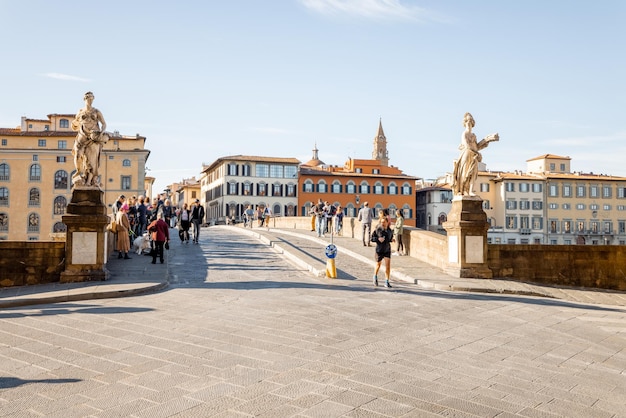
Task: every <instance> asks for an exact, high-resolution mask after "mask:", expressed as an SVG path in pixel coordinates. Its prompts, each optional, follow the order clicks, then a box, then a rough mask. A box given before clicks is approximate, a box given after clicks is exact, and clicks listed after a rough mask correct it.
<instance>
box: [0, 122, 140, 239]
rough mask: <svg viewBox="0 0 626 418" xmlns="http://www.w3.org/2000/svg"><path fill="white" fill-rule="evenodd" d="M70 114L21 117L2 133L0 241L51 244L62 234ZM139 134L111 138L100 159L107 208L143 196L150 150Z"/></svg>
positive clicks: (69, 179)
mask: <svg viewBox="0 0 626 418" xmlns="http://www.w3.org/2000/svg"><path fill="white" fill-rule="evenodd" d="M74 116H75V115H74V114H50V115H48V116H47V119H31V118H27V117H23V118H22V120H21V124H20V126H18V127H16V128H0V239H2V240H17V241H22V240H50V239H51V236H52V235H51V234H55V233H62V232H65V230H66V228H65V225H64V224H63V222H62V220H61V217H62V216H63V215H64V214H65V211H66V208H67V204H68V203H69V202H70V200H71V189H72V186H73V185H72V176H73V174H74V173H75V171H76V170H75V166H74V161H73V156H72V153H71V151H72V147H73V146H74V140H75V138H76V133H75V132H74V131H72V129H71V127H70V126H71V121H72V120H73V119H74ZM145 141H146V138H145V137H143V136H140V135H139V134H137V135H135V136H123V135H120V134H119V132H113V133H112V134H111V138H110V140H109V141H108V142H107V143H106V144H105V145H104V148H103V152H102V157H101V167H100V173H101V182H102V188H103V190H104V192H105V196H104V199H105V200H104V201H105V202H106V203H107V204H108V205H109V206H111V205H112V204H113V203H114V202H115V201H116V200H117V197H118V196H119V195H120V194H125V195H127V196H130V195H143V194H144V193H145V183H144V177H145V166H146V161H147V159H148V156H149V154H150V151H149V150H146V149H145V148H144V146H145Z"/></svg>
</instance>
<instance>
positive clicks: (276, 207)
mask: <svg viewBox="0 0 626 418" xmlns="http://www.w3.org/2000/svg"><path fill="white" fill-rule="evenodd" d="M282 212H283V211H282V210H281V209H280V205H279V204H278V203H275V204H274V206H273V208H272V215H273V216H281V213H282Z"/></svg>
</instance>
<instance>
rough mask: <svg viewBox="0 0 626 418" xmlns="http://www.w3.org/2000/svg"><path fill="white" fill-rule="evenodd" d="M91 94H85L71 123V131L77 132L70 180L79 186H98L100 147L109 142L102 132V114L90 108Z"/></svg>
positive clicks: (103, 126)
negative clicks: (80, 107) (73, 170)
mask: <svg viewBox="0 0 626 418" xmlns="http://www.w3.org/2000/svg"><path fill="white" fill-rule="evenodd" d="M93 99H94V96H93V93H92V92H90V91H88V92H87V93H85V96H84V100H85V107H84V108H82V109H80V110H79V111H78V113H77V114H76V117H75V118H74V120H73V121H72V129H73V130H74V131H78V134H77V135H76V140H75V141H74V148H73V149H72V154H73V155H74V166H75V167H76V174H75V175H74V177H73V178H72V180H73V181H74V184H76V185H79V186H95V187H99V186H100V174H99V169H100V154H101V153H102V146H103V144H104V143H106V142H107V141H108V140H109V136H108V135H107V134H106V133H105V132H104V130H105V129H106V122H105V121H104V117H103V116H102V113H101V112H100V111H99V110H98V109H96V108H94V107H92V106H91V104H92V103H93Z"/></svg>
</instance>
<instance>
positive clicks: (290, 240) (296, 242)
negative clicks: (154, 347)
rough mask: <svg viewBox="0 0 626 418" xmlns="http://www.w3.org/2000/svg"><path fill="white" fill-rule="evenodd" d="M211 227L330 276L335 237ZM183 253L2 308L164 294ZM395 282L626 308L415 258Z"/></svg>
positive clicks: (614, 299)
mask: <svg viewBox="0 0 626 418" xmlns="http://www.w3.org/2000/svg"><path fill="white" fill-rule="evenodd" d="M212 228H225V230H227V231H228V232H232V233H236V234H241V233H243V234H247V235H249V236H253V237H256V238H257V239H259V240H261V242H263V243H265V244H266V245H269V246H271V247H273V248H274V249H276V250H277V251H279V252H280V253H281V254H283V256H284V257H285V258H287V259H288V260H289V261H290V262H292V263H293V264H294V265H296V266H298V267H300V268H303V269H305V270H308V271H309V272H311V274H313V275H314V276H316V277H325V276H326V262H327V258H326V256H325V255H324V248H325V247H326V245H328V244H329V243H330V242H331V237H326V238H317V237H316V236H315V233H314V232H310V233H309V231H299V230H285V229H269V230H268V229H266V228H252V229H247V228H241V227H232V226H229V227H224V226H218V227H212ZM173 235H174V236H175V234H173ZM332 241H333V243H334V244H335V245H337V247H338V249H339V251H338V256H337V259H336V262H335V264H336V268H337V270H338V271H339V274H343V275H344V277H345V276H350V273H349V272H348V271H349V270H350V269H352V270H355V269H356V270H358V271H359V274H360V275H362V274H363V271H364V267H363V266H365V265H367V266H370V267H371V271H372V272H373V268H374V265H375V263H374V261H373V254H374V249H373V248H372V247H364V246H363V245H362V242H361V240H360V239H357V238H352V237H347V236H334V237H332ZM180 250H181V248H180V246H174V247H173V248H172V249H171V250H170V251H166V253H165V254H166V262H165V264H159V263H157V264H154V265H153V264H151V263H150V257H147V256H145V255H137V254H132V257H133V259H132V260H123V259H122V260H120V259H118V258H117V257H115V255H114V256H112V257H111V258H110V259H109V260H108V262H107V265H106V268H107V270H108V272H109V278H110V279H109V280H107V281H104V282H85V283H66V284H61V283H53V284H46V285H35V286H20V287H12V288H0V309H2V308H9V307H18V306H29V305H33V304H40V303H61V302H70V301H80V300H90V299H99V298H117V297H125V296H135V295H139V294H143V293H148V292H155V291H160V290H163V289H164V288H166V287H167V286H168V283H169V282H170V281H172V280H174V281H175V280H176V279H175V278H174V279H173V278H172V277H171V274H170V273H171V272H170V270H171V269H172V268H173V267H174V268H178V266H175V265H174V266H172V265H171V263H170V260H169V258H171V256H173V255H174V254H175V252H176V251H180ZM365 271H366V270H365ZM174 274H175V273H174ZM351 278H352V279H355V276H354V275H352V276H351ZM392 279H393V280H397V281H401V282H405V283H413V284H416V285H418V286H419V287H420V288H422V289H428V290H437V291H454V292H478V293H495V294H513V295H523V296H541V297H547V298H554V299H559V300H565V301H574V302H579V303H585V304H587V303H589V304H600V305H613V306H626V292H617V291H615V292H613V291H604V290H593V289H578V288H565V287H550V286H544V285H538V284H532V283H523V282H519V281H514V280H501V279H493V280H486V279H464V278H456V277H452V276H450V275H448V274H446V273H445V272H443V271H442V270H440V269H438V268H435V267H433V266H431V265H429V264H427V263H424V262H421V261H419V260H417V259H415V258H413V257H410V256H402V257H396V256H394V257H392Z"/></svg>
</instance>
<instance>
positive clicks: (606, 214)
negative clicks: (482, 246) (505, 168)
mask: <svg viewBox="0 0 626 418" xmlns="http://www.w3.org/2000/svg"><path fill="white" fill-rule="evenodd" d="M570 167H571V158H570V157H563V156H558V155H554V154H545V155H541V156H539V157H535V158H532V159H530V160H527V171H526V173H522V172H513V173H506V172H497V173H492V172H480V173H479V175H478V178H477V183H478V188H477V189H478V190H479V192H478V193H477V194H478V195H479V196H480V197H481V198H483V207H484V208H485V212H486V213H487V217H488V220H489V222H490V225H491V226H490V229H489V231H488V234H487V237H488V240H489V242H491V243H495V244H497V243H508V244H553V245H558V244H581V245H611V244H612V245H624V244H626V178H625V177H617V176H610V175H605V174H594V173H582V172H571V168H570ZM487 208H489V209H487Z"/></svg>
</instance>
